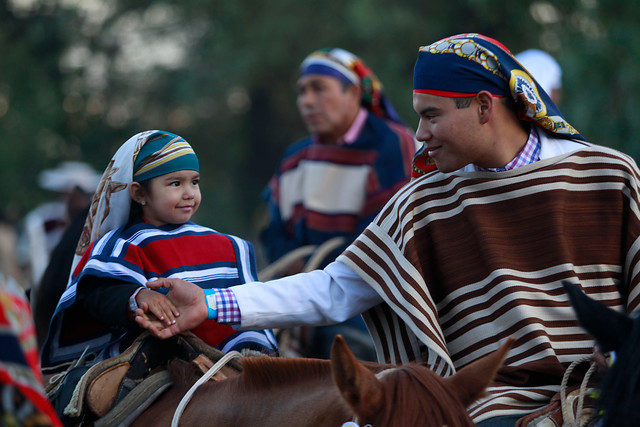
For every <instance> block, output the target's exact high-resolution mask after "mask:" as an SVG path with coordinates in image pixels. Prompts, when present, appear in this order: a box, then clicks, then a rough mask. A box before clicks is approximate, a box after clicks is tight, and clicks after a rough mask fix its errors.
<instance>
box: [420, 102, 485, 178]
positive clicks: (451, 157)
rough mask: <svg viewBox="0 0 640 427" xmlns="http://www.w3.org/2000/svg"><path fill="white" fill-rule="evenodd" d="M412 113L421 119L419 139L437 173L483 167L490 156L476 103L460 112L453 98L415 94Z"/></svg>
mask: <svg viewBox="0 0 640 427" xmlns="http://www.w3.org/2000/svg"><path fill="white" fill-rule="evenodd" d="M413 109H414V110H415V111H416V113H417V114H418V116H419V117H420V122H419V124H418V129H417V130H416V138H417V139H418V141H421V142H424V144H425V146H426V149H427V150H428V151H429V155H430V156H431V157H432V158H433V160H434V161H435V162H436V166H437V167H438V170H440V171H442V172H453V171H456V170H458V169H460V168H462V167H464V166H466V165H468V164H469V163H474V164H476V165H479V166H483V164H484V163H485V161H486V157H487V156H490V155H491V146H490V144H487V143H485V142H483V138H482V134H481V132H480V130H481V129H480V122H479V118H478V114H477V112H478V105H477V102H476V100H475V99H474V100H473V101H472V102H471V105H470V106H469V107H466V108H461V109H458V108H457V107H456V104H455V101H454V100H453V99H451V98H445V97H441V96H435V95H427V94H424V93H414V94H413Z"/></svg>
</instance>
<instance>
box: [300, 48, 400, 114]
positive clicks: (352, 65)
mask: <svg viewBox="0 0 640 427" xmlns="http://www.w3.org/2000/svg"><path fill="white" fill-rule="evenodd" d="M308 74H322V75H325V76H331V77H334V78H336V79H338V80H340V81H341V82H343V83H345V84H348V85H359V86H360V87H361V88H362V101H361V105H362V106H363V107H364V108H366V109H367V110H369V112H371V113H373V114H375V115H376V116H379V117H383V118H386V119H389V120H393V121H394V122H396V123H400V124H402V120H401V119H400V116H399V115H398V113H397V112H396V110H395V109H394V108H393V105H391V102H389V100H388V99H387V97H386V96H385V94H384V91H383V88H382V83H381V82H380V80H378V78H377V77H376V75H375V74H373V71H371V69H370V68H369V67H368V66H367V65H366V64H365V63H364V61H362V59H360V58H358V57H357V56H356V55H354V54H353V53H351V52H348V51H346V50H344V49H340V48H325V49H320V50H317V51H315V52H312V53H311V54H310V55H309V56H307V57H306V58H305V60H304V61H302V64H301V65H300V77H302V76H306V75H308Z"/></svg>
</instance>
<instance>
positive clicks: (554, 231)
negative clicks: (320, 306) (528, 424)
mask: <svg viewBox="0 0 640 427" xmlns="http://www.w3.org/2000/svg"><path fill="white" fill-rule="evenodd" d="M638 184H639V171H638V168H637V166H636V165H635V162H634V161H633V160H632V159H631V158H629V157H628V156H626V155H624V154H621V153H619V152H617V151H615V150H612V149H609V148H605V147H600V146H594V145H586V146H585V148H584V149H580V150H579V151H575V152H573V153H569V154H564V155H561V156H556V157H553V158H550V159H546V160H541V161H538V162H535V163H533V164H530V165H528V166H525V167H522V168H519V169H515V170H512V171H506V172H499V173H495V172H468V173H462V172H455V173H450V174H444V173H438V172H434V173H431V174H427V175H425V176H424V177H422V178H420V179H417V180H415V181H413V182H412V183H410V184H409V185H407V186H406V187H404V188H403V189H402V190H400V192H399V193H398V194H397V195H396V196H395V197H394V198H393V199H392V200H391V202H390V203H389V204H387V206H386V207H385V209H384V210H383V211H382V212H381V213H380V215H378V217H377V218H376V220H375V221H374V222H373V223H372V224H371V225H370V226H369V227H368V228H367V229H366V230H365V231H364V233H363V234H362V235H361V236H360V237H359V238H358V239H357V240H356V241H355V242H354V243H353V244H352V245H351V246H350V247H349V248H348V249H347V250H346V251H345V252H344V253H343V255H341V256H340V257H339V258H338V260H339V261H342V262H344V263H346V264H347V265H349V266H350V267H351V268H352V269H353V270H354V271H355V272H357V273H358V274H359V275H360V276H361V277H362V278H363V279H364V280H366V281H367V283H368V284H369V285H371V286H372V287H373V288H374V289H375V290H376V291H377V292H378V293H379V294H380V295H381V296H382V297H383V299H384V300H385V302H386V304H380V305H379V306H377V307H374V308H373V309H371V310H369V311H368V312H367V313H365V315H364V317H365V320H366V321H367V324H368V326H369V329H370V331H371V334H372V336H373V339H374V342H375V344H376V346H377V349H378V354H379V355H380V354H382V355H384V359H386V361H390V362H395V363H398V362H407V361H411V360H425V361H427V362H428V363H429V364H430V365H431V366H432V367H433V369H434V370H435V371H437V372H438V373H440V374H441V375H449V374H451V373H452V372H454V371H455V369H458V368H460V367H462V366H464V365H466V364H468V363H470V362H471V361H473V360H475V359H477V358H479V357H481V356H483V355H485V354H487V353H489V352H491V351H493V350H496V349H497V348H498V346H499V345H500V344H501V343H502V342H503V341H504V340H505V339H506V338H507V337H509V336H513V337H515V338H516V341H515V343H514V347H513V348H512V349H511V351H510V353H509V355H508V358H507V359H506V364H505V366H504V367H503V368H502V369H501V370H500V372H499V374H498V378H497V381H496V382H495V384H494V385H493V386H492V387H491V388H490V389H489V390H488V391H489V395H488V397H487V398H485V399H484V400H482V401H479V402H476V404H474V405H472V407H471V408H470V409H469V411H470V414H471V416H472V417H473V418H474V421H475V422H478V421H481V420H483V419H486V418H490V417H494V416H498V415H506V414H510V413H511V414H513V413H528V412H531V411H533V410H535V409H537V408H539V407H541V406H544V405H545V404H547V403H549V399H550V398H551V396H553V395H554V394H555V393H557V392H558V391H559V389H560V383H561V379H562V375H563V373H564V371H565V369H566V367H567V366H568V365H569V364H570V363H571V362H572V361H574V360H576V359H578V358H579V357H581V356H583V355H587V354H590V353H591V352H592V350H593V345H594V342H593V340H592V339H591V338H590V337H589V336H588V335H587V334H586V332H585V331H584V330H583V329H582V328H580V327H579V326H578V323H577V320H576V316H575V314H574V312H573V309H572V308H571V306H570V303H569V301H568V297H567V295H566V294H565V292H564V291H563V288H562V285H561V281H562V280H563V279H568V280H570V281H572V282H574V283H578V284H580V285H581V286H582V288H583V289H584V291H585V292H586V293H587V294H588V295H590V296H591V297H593V298H595V299H598V300H601V301H603V302H604V303H606V304H607V305H609V306H611V307H618V308H620V309H622V307H623V306H625V307H626V310H628V311H633V310H635V309H636V308H637V307H638V304H639V302H640V296H639V294H638V292H639V290H640V287H638V280H639V278H638V269H639V268H640V265H639V264H638V257H639V256H640V254H639V251H638V250H639V247H640V239H638V236H640V211H639V208H638V197H639V195H638Z"/></svg>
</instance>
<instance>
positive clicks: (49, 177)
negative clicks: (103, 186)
mask: <svg viewBox="0 0 640 427" xmlns="http://www.w3.org/2000/svg"><path fill="white" fill-rule="evenodd" d="M100 177H101V175H100V174H99V173H97V172H96V171H95V170H94V169H93V168H92V167H91V166H89V165H88V164H86V163H82V162H63V163H61V164H60V166H58V167H57V168H56V169H46V170H43V171H42V172H40V174H39V175H38V184H39V185H40V187H41V188H44V189H46V190H52V191H61V192H65V193H66V192H70V191H71V190H73V189H74V188H75V187H80V188H81V189H82V191H84V192H85V193H93V192H94V191H96V188H97V187H98V184H99V183H100Z"/></svg>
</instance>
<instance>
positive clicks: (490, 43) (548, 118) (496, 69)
mask: <svg viewBox="0 0 640 427" xmlns="http://www.w3.org/2000/svg"><path fill="white" fill-rule="evenodd" d="M482 90H486V91H489V92H490V93H491V94H492V95H495V96H511V97H512V98H513V100H514V101H515V105H516V108H517V110H518V117H519V118H520V120H526V121H529V122H532V123H533V124H535V125H537V126H539V127H541V128H542V129H544V130H545V131H547V132H549V133H552V134H554V135H556V136H558V137H563V138H570V139H579V140H583V141H584V137H583V136H582V135H580V133H579V132H578V131H577V130H576V129H575V128H574V127H573V126H571V125H570V124H569V123H568V122H567V121H566V120H565V118H564V116H563V115H562V113H561V112H560V110H559V109H558V107H557V106H556V105H555V103H554V102H553V101H552V100H551V98H550V97H549V95H548V94H547V93H546V92H545V91H544V90H543V89H542V87H541V86H540V85H539V84H538V83H537V82H536V81H535V79H534V78H533V77H532V76H531V75H530V74H529V73H528V72H527V70H526V69H525V68H524V67H523V66H522V65H520V63H519V62H518V61H517V60H516V59H515V58H514V57H513V55H512V54H511V52H510V51H509V49H507V48H506V47H505V46H504V45H503V44H502V43H500V42H499V41H497V40H494V39H492V38H489V37H486V36H483V35H481V34H476V33H467V34H459V35H456V36H451V37H447V38H445V39H442V40H440V41H437V42H435V43H432V44H430V45H428V46H423V47H421V48H420V50H419V53H418V60H417V61H416V65H415V69H414V74H413V92H414V93H426V94H429V95H436V96H444V97H450V98H464V97H473V96H475V95H476V94H477V93H478V92H480V91H482ZM427 158H428V155H427V153H426V151H424V149H421V150H420V151H418V153H416V156H415V158H414V171H413V175H414V177H416V176H419V175H421V174H423V173H424V171H421V165H422V164H424V163H425V162H427V163H428V164H431V162H432V160H431V162H428V160H429V159H427ZM425 159H426V160H425ZM421 172H422V173H421Z"/></svg>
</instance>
